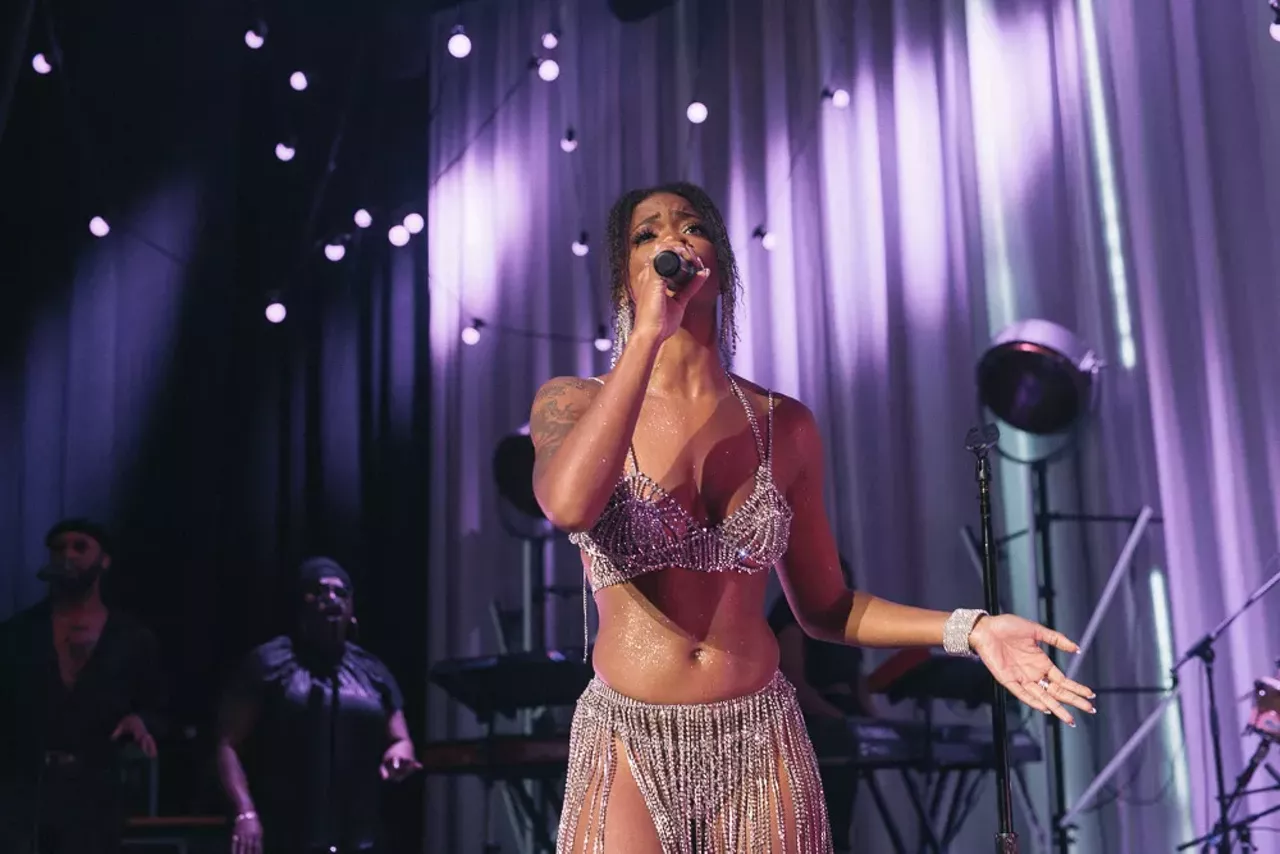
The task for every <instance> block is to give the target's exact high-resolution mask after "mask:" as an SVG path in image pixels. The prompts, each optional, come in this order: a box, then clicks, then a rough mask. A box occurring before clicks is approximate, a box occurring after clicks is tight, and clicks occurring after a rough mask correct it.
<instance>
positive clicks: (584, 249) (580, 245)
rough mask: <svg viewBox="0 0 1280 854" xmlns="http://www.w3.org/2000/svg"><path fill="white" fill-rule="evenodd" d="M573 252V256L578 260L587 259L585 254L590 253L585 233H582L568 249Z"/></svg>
mask: <svg viewBox="0 0 1280 854" xmlns="http://www.w3.org/2000/svg"><path fill="white" fill-rule="evenodd" d="M569 248H570V249H572V250H573V254H574V255H577V256H578V257H579V258H585V257H587V253H588V252H590V251H591V247H590V246H589V245H587V233H586V232H585V231H584V232H582V234H580V235H578V239H577V240H575V241H573V245H572V246H571V247H569Z"/></svg>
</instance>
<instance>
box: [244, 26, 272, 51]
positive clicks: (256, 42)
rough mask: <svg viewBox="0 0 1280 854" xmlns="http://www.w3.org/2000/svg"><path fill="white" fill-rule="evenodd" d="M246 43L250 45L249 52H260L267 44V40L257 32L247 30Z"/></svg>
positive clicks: (245, 34) (245, 33)
mask: <svg viewBox="0 0 1280 854" xmlns="http://www.w3.org/2000/svg"><path fill="white" fill-rule="evenodd" d="M244 43H245V44H246V45H248V47H249V50H258V49H259V48H260V47H262V46H263V45H264V44H266V43H267V39H266V37H265V36H263V35H262V34H261V33H259V32H258V31H257V30H245V31H244Z"/></svg>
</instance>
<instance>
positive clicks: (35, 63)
mask: <svg viewBox="0 0 1280 854" xmlns="http://www.w3.org/2000/svg"><path fill="white" fill-rule="evenodd" d="M31 67H32V68H34V69H35V70H36V74H48V73H49V72H50V71H53V66H52V65H50V64H49V60H48V59H46V58H45V55H44V54H43V53H37V54H36V55H35V56H33V57H31Z"/></svg>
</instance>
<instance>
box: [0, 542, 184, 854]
mask: <svg viewBox="0 0 1280 854" xmlns="http://www.w3.org/2000/svg"><path fill="white" fill-rule="evenodd" d="M45 544H46V545H47V546H48V548H49V557H50V562H49V565H48V566H46V567H45V568H44V569H42V570H41V571H40V578H41V579H43V580H45V581H47V582H48V583H49V596H48V598H46V599H45V600H44V601H42V602H40V603H39V604H37V605H35V606H34V607H32V608H29V609H28V610H26V611H23V612H21V613H19V614H17V615H15V616H14V617H13V618H12V619H10V620H8V621H7V622H5V623H4V624H3V625H0V686H3V688H0V851H3V852H5V854H28V852H33V851H34V852H40V854H103V852H113V851H117V850H118V849H119V847H120V837H121V833H122V831H123V828H124V818H125V816H124V809H123V803H122V800H123V798H122V792H121V786H120V768H119V761H120V759H121V753H122V748H123V746H124V744H125V743H126V742H133V743H134V744H135V745H136V746H137V747H138V748H140V749H141V750H142V752H143V753H145V754H146V755H147V756H148V757H152V758H154V757H155V755H156V742H155V734H156V733H157V732H158V728H159V725H160V724H159V721H160V715H161V709H162V707H163V704H164V695H165V688H164V680H163V677H162V674H161V668H160V659H159V653H158V648H157V645H156V641H155V638H154V636H153V635H152V634H151V632H149V631H148V630H147V629H145V628H144V627H143V626H142V625H140V624H139V623H137V622H136V621H134V620H133V619H131V618H130V617H129V616H128V615H126V614H124V613H123V612H121V611H119V610H118V609H116V608H108V607H107V606H106V605H105V604H104V603H103V600H102V591H101V580H102V576H103V574H104V573H105V572H106V571H107V570H108V569H109V568H110V567H111V540H110V537H109V536H108V535H107V532H106V530H105V529H104V528H102V526H100V525H96V524H94V523H93V522H90V521H88V520H85V519H68V520H65V521H63V522H59V523H58V524H57V525H54V526H53V528H52V529H51V530H50V531H49V533H48V534H47V535H46V537H45Z"/></svg>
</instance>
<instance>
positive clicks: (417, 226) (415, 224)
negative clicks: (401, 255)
mask: <svg viewBox="0 0 1280 854" xmlns="http://www.w3.org/2000/svg"><path fill="white" fill-rule="evenodd" d="M426 226H427V223H426V220H424V219H423V218H422V214H420V213H411V214H408V215H407V216H405V218H404V227H405V228H406V229H407V230H408V232H409V233H410V234H419V233H421V232H422V229H424V228H426Z"/></svg>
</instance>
